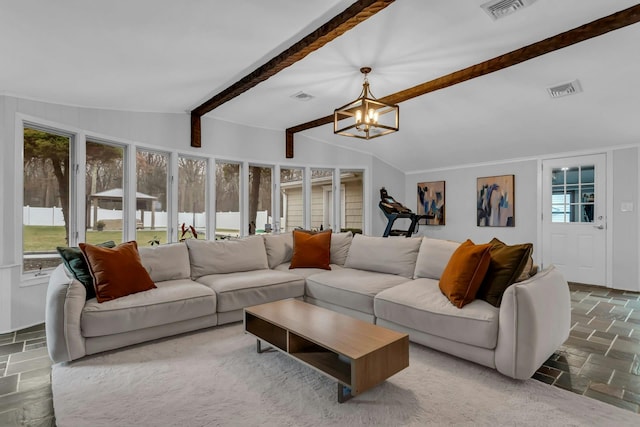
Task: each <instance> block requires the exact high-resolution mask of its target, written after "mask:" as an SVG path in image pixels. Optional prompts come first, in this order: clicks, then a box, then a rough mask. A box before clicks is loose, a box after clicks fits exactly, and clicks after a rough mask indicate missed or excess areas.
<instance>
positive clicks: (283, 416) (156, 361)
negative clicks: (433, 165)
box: [52, 324, 640, 427]
mask: <svg viewBox="0 0 640 427" xmlns="http://www.w3.org/2000/svg"><path fill="white" fill-rule="evenodd" d="M409 360H410V361H409V364H410V366H409V367H408V368H406V369H405V370H403V371H401V372H400V373H398V374H396V375H394V376H392V377H391V378H389V379H388V380H387V381H386V382H385V383H382V384H380V385H379V386H377V387H375V388H374V389H371V390H369V391H367V392H365V393H363V394H361V395H359V396H356V397H354V398H353V399H351V400H349V401H348V402H346V403H343V404H340V403H338V402H337V401H336V393H337V391H336V389H337V386H336V384H335V383H334V382H332V381H331V380H329V379H328V378H326V377H324V376H323V375H322V374H320V373H318V372H316V371H315V370H313V369H311V368H308V367H306V366H303V365H302V364H301V363H298V362H297V361H295V360H292V359H291V358H289V357H288V356H286V355H284V354H281V353H280V352H277V351H271V352H266V353H262V354H258V353H256V342H255V339H254V338H253V337H252V336H250V335H245V334H243V332H242V325H241V324H234V325H230V326H223V327H218V328H213V329H207V330H203V331H200V332H195V333H191V334H187V335H183V336H179V337H175V338H169V339H164V340H159V341H155V342H151V343H147V344H140V345H137V346H134V347H129V348H126V349H122V350H114V351H112V352H108V353H103V354H101V355H96V356H90V357H87V358H84V359H82V360H79V361H76V362H72V363H70V364H64V365H61V364H58V365H55V366H54V367H53V372H52V387H53V405H54V410H55V416H56V422H57V425H58V426H59V427H70V426H87V427H88V426H92V427H99V426H328V425H344V426H359V425H367V426H371V425H375V426H403V425H414V426H423V425H474V426H475V425H485V426H496V425H540V426H551V425H558V426H560V425H562V426H584V425H592V426H605V425H606V426H614V425H615V426H624V425H630V426H631V425H633V426H636V427H637V426H639V425H640V415H637V414H633V413H631V412H629V411H625V410H623V409H620V408H617V407H615V406H612V405H608V404H606V403H603V402H600V401H597V400H594V399H590V398H587V397H583V396H579V395H577V394H574V393H570V392H568V391H565V390H561V389H559V388H557V387H552V386H549V385H546V384H543V383H541V382H539V381H536V380H531V379H530V380H527V381H516V380H512V379H510V378H507V377H505V376H503V375H501V374H499V373H498V372H497V371H494V370H492V369H488V368H485V367H482V366H480V365H476V364H474V363H471V362H467V361H464V360H461V359H458V358H455V357H452V356H450V355H447V354H443V353H440V352H437V351H434V350H431V349H429V348H426V347H423V346H420V345H416V344H413V343H412V344H411V351H410V359H409Z"/></svg>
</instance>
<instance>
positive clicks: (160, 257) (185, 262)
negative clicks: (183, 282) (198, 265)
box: [138, 243, 191, 282]
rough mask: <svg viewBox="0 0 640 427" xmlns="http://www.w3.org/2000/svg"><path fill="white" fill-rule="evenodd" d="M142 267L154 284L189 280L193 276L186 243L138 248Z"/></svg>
mask: <svg viewBox="0 0 640 427" xmlns="http://www.w3.org/2000/svg"><path fill="white" fill-rule="evenodd" d="M138 252H139V253H140V260H141V261H142V265H143V266H144V268H145V269H146V270H147V271H148V272H149V276H151V280H153V281H154V282H164V281H165V280H177V279H188V278H189V275H190V274H191V266H190V265H189V250H188V249H187V245H185V244H184V243H171V244H168V245H158V246H149V247H145V248H138Z"/></svg>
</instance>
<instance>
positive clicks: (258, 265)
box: [186, 236, 269, 280]
mask: <svg viewBox="0 0 640 427" xmlns="http://www.w3.org/2000/svg"><path fill="white" fill-rule="evenodd" d="M186 242H187V247H188V248H189V259H190V261H191V278H192V279H194V280H195V279H197V278H199V277H202V276H208V275H209V274H224V273H235V272H237V271H251V270H266V269H268V268H269V263H268V261H267V251H266V249H265V246H264V239H263V238H262V237H261V236H251V237H247V238H245V239H237V240H196V239H188V240H186Z"/></svg>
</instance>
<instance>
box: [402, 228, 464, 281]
mask: <svg viewBox="0 0 640 427" xmlns="http://www.w3.org/2000/svg"><path fill="white" fill-rule="evenodd" d="M458 246H460V243H458V242H452V241H450V240H441V239H431V238H429V237H423V238H422V243H421V244H420V251H419V252H418V258H417V260H416V270H415V273H414V276H413V277H414V278H416V279H417V278H419V277H426V278H429V279H436V280H440V277H442V272H443V271H444V269H445V267H446V266H447V264H448V263H449V259H450V258H451V255H453V253H454V252H455V251H456V249H458Z"/></svg>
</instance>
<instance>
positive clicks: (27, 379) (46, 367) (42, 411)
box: [0, 284, 640, 427]
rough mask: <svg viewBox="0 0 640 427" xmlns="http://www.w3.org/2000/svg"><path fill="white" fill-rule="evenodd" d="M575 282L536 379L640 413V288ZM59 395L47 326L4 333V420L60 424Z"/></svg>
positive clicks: (0, 393)
mask: <svg viewBox="0 0 640 427" xmlns="http://www.w3.org/2000/svg"><path fill="white" fill-rule="evenodd" d="M570 287H571V301H572V303H571V305H572V312H571V319H572V328H571V334H570V337H569V339H568V340H567V341H566V342H565V343H564V345H562V347H560V349H558V351H557V352H556V353H555V354H554V355H553V356H552V357H550V358H549V360H547V361H546V362H545V363H544V365H543V366H542V367H540V369H539V370H538V372H536V373H535V375H534V378H536V379H538V380H540V381H543V382H546V383H548V384H553V385H554V386H557V387H561V388H563V389H566V390H570V391H572V392H574V393H578V394H582V395H585V396H588V397H591V398H593V399H597V400H601V401H603V402H607V403H610V404H612V405H616V406H619V407H621V408H624V409H627V410H630V411H632V412H636V413H638V412H639V410H640V293H633V292H623V291H616V290H610V289H605V288H600V287H595V286H585V285H579V284H571V285H570ZM52 402H53V401H52V395H51V361H50V360H49V357H48V356H47V352H46V340H45V333H44V325H38V326H34V327H31V328H27V329H23V330H20V331H17V332H12V333H8V334H0V426H2V427H12V426H31V427H36V426H38V427H39V426H55V417H54V414H53V403H52ZM639 417H640V416H639ZM638 425H640V418H639V419H638Z"/></svg>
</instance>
